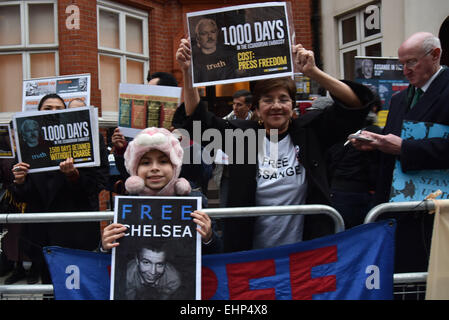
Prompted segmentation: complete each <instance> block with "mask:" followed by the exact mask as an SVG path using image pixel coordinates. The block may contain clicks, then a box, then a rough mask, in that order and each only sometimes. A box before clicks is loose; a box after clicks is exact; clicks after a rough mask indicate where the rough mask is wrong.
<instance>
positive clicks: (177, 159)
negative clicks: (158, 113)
mask: <svg viewBox="0 0 449 320" xmlns="http://www.w3.org/2000/svg"><path fill="white" fill-rule="evenodd" d="M153 149H155V150H159V151H161V152H162V153H164V154H166V155H167V157H168V158H169V159H170V162H171V164H172V166H173V171H174V175H173V178H172V180H170V182H169V183H168V184H167V185H166V186H165V187H164V188H162V189H161V190H152V189H150V188H148V187H147V186H145V181H144V180H143V179H142V178H140V177H139V176H137V168H138V166H139V162H140V159H141V158H142V157H143V155H144V154H145V153H147V152H148V151H150V150H153ZM183 154H184V151H183V149H182V147H181V144H180V143H179V140H178V139H176V137H175V136H174V135H173V134H171V132H170V131H168V130H167V129H164V128H155V127H151V128H146V129H144V130H142V131H141V132H140V133H139V134H138V135H137V136H136V137H135V138H134V139H133V140H132V141H131V142H130V143H129V144H128V147H127V148H126V151H125V154H124V157H125V167H126V170H127V171H128V173H129V174H130V175H131V176H130V177H129V178H128V179H126V181H125V188H126V190H127V191H128V192H129V193H130V194H137V195H147V196H156V195H158V196H173V195H187V194H189V193H190V191H191V187H190V184H189V182H188V181H187V180H186V179H184V178H178V177H179V174H180V172H181V165H182V157H183Z"/></svg>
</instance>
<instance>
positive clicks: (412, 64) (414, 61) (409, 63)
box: [402, 49, 433, 69]
mask: <svg viewBox="0 0 449 320" xmlns="http://www.w3.org/2000/svg"><path fill="white" fill-rule="evenodd" d="M432 51H433V49H430V50H429V51H427V52H426V53H425V54H424V55H422V56H421V57H420V58H417V59H416V58H415V59H410V60H407V61H405V63H403V64H402V65H403V66H404V67H407V69H412V68H414V67H415V66H416V65H417V64H418V62H419V60H421V59H422V58H424V57H425V56H427V55H428V54H429V53H431V52H432Z"/></svg>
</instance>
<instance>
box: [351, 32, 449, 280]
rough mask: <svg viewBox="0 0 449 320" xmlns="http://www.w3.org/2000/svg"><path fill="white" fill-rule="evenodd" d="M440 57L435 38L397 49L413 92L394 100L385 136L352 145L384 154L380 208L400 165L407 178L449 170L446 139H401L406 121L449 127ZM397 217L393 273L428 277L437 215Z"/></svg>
mask: <svg viewBox="0 0 449 320" xmlns="http://www.w3.org/2000/svg"><path fill="white" fill-rule="evenodd" d="M441 53H442V49H441V43H440V40H439V39H438V38H437V37H435V36H434V35H433V34H431V33H428V32H417V33H415V34H413V35H411V36H410V37H409V38H408V39H407V40H405V41H404V42H403V43H402V44H401V46H400V47H399V49H398V57H399V62H400V63H401V64H402V65H403V67H404V70H403V73H404V75H405V77H406V78H407V79H408V80H409V82H410V85H409V87H408V88H407V89H405V90H403V91H401V92H400V93H398V94H396V95H394V96H393V97H392V99H391V103H390V109H389V112H388V118H387V122H386V125H385V127H384V129H383V131H382V134H375V133H371V132H365V131H363V132H362V135H363V136H366V137H369V138H372V139H374V141H373V142H363V141H360V140H354V139H353V140H351V142H352V144H353V145H354V147H356V148H358V149H360V150H364V151H370V150H378V151H379V152H380V162H379V174H378V183H377V188H376V204H381V203H385V202H388V201H389V198H390V190H391V186H392V180H393V170H394V166H395V162H396V160H399V161H400V163H401V167H402V170H403V171H404V172H410V171H414V170H426V169H429V170H433V169H447V168H449V140H448V139H447V138H431V139H420V140H412V139H404V140H403V139H401V138H400V137H401V129H402V122H403V121H404V120H409V121H418V122H430V123H439V124H443V125H449V108H448V107H447V103H448V101H449V70H448V68H447V67H446V66H441V65H440V60H441ZM424 197H425V195H423V199H424ZM395 217H396V218H397V219H398V226H397V231H396V239H397V241H396V248H397V250H396V252H397V255H396V261H395V272H417V271H426V270H427V262H428V256H429V250H430V240H431V235H432V229H433V215H429V214H427V213H425V214H421V213H414V214H409V215H403V214H402V215H400V216H395Z"/></svg>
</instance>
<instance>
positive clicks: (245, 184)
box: [177, 82, 374, 252]
mask: <svg viewBox="0 0 449 320" xmlns="http://www.w3.org/2000/svg"><path fill="white" fill-rule="evenodd" d="M347 83H348V85H350V86H351V88H352V89H353V90H354V92H355V93H356V94H357V95H358V97H359V98H360V100H361V101H362V103H363V104H364V105H365V108H362V109H358V110H353V109H347V108H344V106H343V105H342V104H341V103H340V102H338V101H336V103H335V104H334V105H333V106H331V107H329V108H327V109H326V110H317V111H313V112H309V113H306V114H305V115H303V116H301V117H299V118H298V119H294V120H292V123H291V124H290V126H289V129H288V134H289V135H290V136H291V138H292V140H293V144H294V145H295V146H299V150H300V151H299V158H300V159H301V163H302V164H303V166H304V168H305V170H306V175H307V182H308V189H307V198H306V203H307V204H324V205H330V197H329V184H328V181H327V173H326V163H325V161H326V160H325V151H326V150H327V148H329V147H330V146H331V145H333V144H334V143H336V142H338V141H341V140H343V139H344V138H346V137H347V136H348V134H350V133H352V132H354V131H356V130H358V129H360V128H361V127H362V125H363V123H364V120H365V118H366V115H367V113H368V111H369V107H370V106H371V104H372V102H373V100H374V96H373V94H372V92H371V91H370V90H369V89H368V88H367V87H365V86H362V85H360V84H357V83H353V82H347ZM177 113H178V115H177V117H180V118H182V117H181V114H182V113H184V117H185V110H184V108H183V106H181V107H180V108H178V110H177ZM184 120H185V123H184V124H183V127H184V128H185V129H187V130H188V131H189V132H190V134H191V137H193V138H195V136H194V135H193V127H192V124H193V121H198V120H199V121H201V126H202V131H204V130H205V129H207V128H216V129H219V130H220V132H221V133H222V137H223V143H224V142H225V140H224V137H225V134H224V130H226V129H242V130H243V131H245V132H246V131H254V130H257V129H263V127H262V126H260V125H258V123H257V122H255V121H245V120H232V121H228V120H224V119H222V118H219V117H216V116H215V115H214V114H212V113H211V112H208V111H207V108H206V106H205V104H203V103H200V105H199V106H198V107H197V109H196V110H195V112H194V113H193V114H192V115H191V116H190V117H185V119H184ZM255 135H256V137H257V132H256V134H255ZM197 142H199V141H197ZM207 143H208V142H206V144H207ZM257 145H258V144H257ZM232 146H233V153H231V152H229V150H227V149H226V148H225V149H224V151H225V152H226V153H227V154H228V155H231V154H233V155H236V154H237V150H239V151H240V152H242V150H243V152H244V154H245V159H246V160H245V163H243V164H230V165H229V166H228V169H229V194H228V206H229V207H247V206H254V205H255V195H256V187H257V184H256V177H257V164H255V163H253V164H251V163H250V159H251V158H249V157H248V150H251V146H249V145H248V141H247V140H246V141H245V142H244V143H238V142H237V141H235V140H234V143H233V145H232ZM252 147H253V150H254V151H255V148H254V146H252ZM253 160H254V158H253ZM304 223H305V224H304V239H311V238H315V237H319V236H323V235H326V234H332V233H333V230H334V229H333V227H334V225H333V222H332V221H331V219H330V218H328V217H327V216H322V215H307V216H306V217H305V222H304ZM252 239H253V219H251V218H226V219H224V221H223V243H224V251H225V252H231V251H241V250H249V249H251V248H252Z"/></svg>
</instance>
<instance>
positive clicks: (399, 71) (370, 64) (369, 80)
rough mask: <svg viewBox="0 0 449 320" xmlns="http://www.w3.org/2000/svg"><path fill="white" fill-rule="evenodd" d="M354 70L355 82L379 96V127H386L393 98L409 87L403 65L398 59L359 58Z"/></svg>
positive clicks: (356, 58)
mask: <svg viewBox="0 0 449 320" xmlns="http://www.w3.org/2000/svg"><path fill="white" fill-rule="evenodd" d="M354 70H355V81H356V82H358V83H361V84H363V85H365V86H367V87H369V88H370V89H371V90H372V91H373V92H375V93H377V94H378V95H379V97H380V100H381V102H382V110H380V111H379V113H378V123H377V125H379V126H380V127H384V126H385V123H386V121H387V116H388V109H389V108H390V101H391V97H392V96H393V95H394V94H396V93H398V92H399V91H402V90H404V89H406V88H407V87H408V85H409V82H408V80H407V79H406V78H405V76H404V74H403V68H402V64H401V63H400V62H399V60H398V59H397V58H384V57H361V56H357V57H355V68H354Z"/></svg>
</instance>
